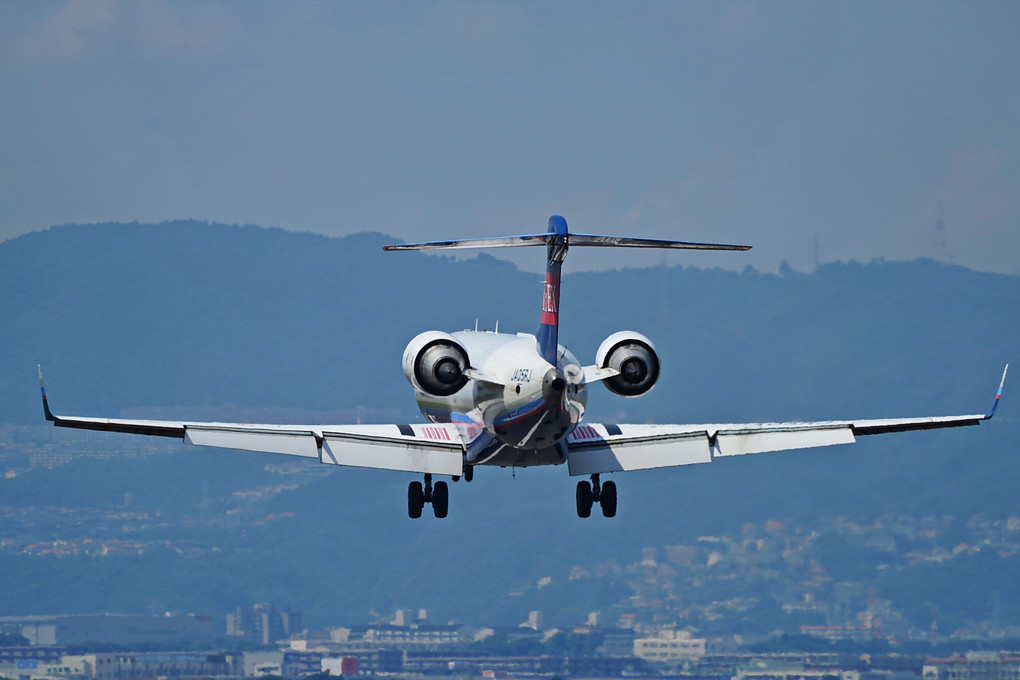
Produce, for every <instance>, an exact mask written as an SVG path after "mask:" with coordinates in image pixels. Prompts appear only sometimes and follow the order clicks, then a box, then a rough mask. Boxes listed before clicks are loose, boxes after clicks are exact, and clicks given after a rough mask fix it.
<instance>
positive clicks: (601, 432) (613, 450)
mask: <svg viewBox="0 0 1020 680" xmlns="http://www.w3.org/2000/svg"><path fill="white" fill-rule="evenodd" d="M623 427H626V428H627V434H623V432H622V430H621V426H617V425H610V426H606V425H601V424H597V423H595V424H591V425H581V426H579V427H578V428H577V429H575V430H574V432H573V433H571V435H570V437H569V438H568V440H567V468H568V470H569V472H570V474H571V475H591V474H598V473H601V472H624V471H627V470H647V469H650V468H660V467H674V466H678V465H696V464H698V463H709V462H711V461H712V453H711V451H710V449H709V445H708V432H707V431H705V430H700V431H690V430H689V429H684V428H680V427H676V426H673V427H671V426H668V425H626V426H623ZM611 432H614V433H616V434H611Z"/></svg>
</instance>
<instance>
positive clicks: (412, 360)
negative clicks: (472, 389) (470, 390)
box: [403, 331, 471, 397]
mask: <svg viewBox="0 0 1020 680" xmlns="http://www.w3.org/2000/svg"><path fill="white" fill-rule="evenodd" d="M403 363H404V375H405V376H406V377H407V380H408V382H410V383H411V384H412V385H414V387H415V389H417V390H420V391H422V392H424V393H426V394H429V395H432V396H433V397H449V396H450V395H452V394H456V393H457V392H458V391H459V390H460V389H461V388H462V387H464V385H466V384H467V381H468V379H467V376H466V375H464V371H465V370H467V368H468V366H470V365H471V364H470V362H469V361H468V354H467V350H466V349H464V346H463V345H461V344H460V343H459V342H457V339H456V338H454V337H453V336H452V335H450V334H449V333H444V332H443V331H426V332H424V333H420V334H418V335H417V336H415V337H414V339H413V340H411V342H409V343H408V344H407V347H406V348H405V349H404V361H403Z"/></svg>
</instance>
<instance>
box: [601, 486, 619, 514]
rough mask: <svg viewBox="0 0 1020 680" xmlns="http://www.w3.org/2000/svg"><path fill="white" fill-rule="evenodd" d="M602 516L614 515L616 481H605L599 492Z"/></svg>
mask: <svg viewBox="0 0 1020 680" xmlns="http://www.w3.org/2000/svg"><path fill="white" fill-rule="evenodd" d="M599 505H601V506H602V516H603V517H616V482H606V483H605V484H603V485H602V493H600V494H599Z"/></svg>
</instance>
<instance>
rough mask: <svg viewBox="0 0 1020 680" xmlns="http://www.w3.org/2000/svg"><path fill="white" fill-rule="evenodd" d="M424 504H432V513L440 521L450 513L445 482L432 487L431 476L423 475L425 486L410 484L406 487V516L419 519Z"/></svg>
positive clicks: (418, 483) (448, 489) (447, 487)
mask: <svg viewBox="0 0 1020 680" xmlns="http://www.w3.org/2000/svg"><path fill="white" fill-rule="evenodd" d="M426 503H431V504H432V512H433V514H435V516H436V517H438V518H440V519H442V518H443V517H446V515H447V513H448V512H449V511H450V487H449V486H447V484H446V482H436V485H435V487H433V486H432V475H430V474H426V475H425V484H424V486H423V485H422V483H421V482H411V483H410V484H409V485H408V487H407V516H408V517H410V518H411V519H418V518H419V517H421V513H422V510H423V509H424V507H425V504H426Z"/></svg>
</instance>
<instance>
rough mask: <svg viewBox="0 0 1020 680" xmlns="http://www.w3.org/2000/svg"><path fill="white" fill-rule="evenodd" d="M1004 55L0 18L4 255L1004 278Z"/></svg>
mask: <svg viewBox="0 0 1020 680" xmlns="http://www.w3.org/2000/svg"><path fill="white" fill-rule="evenodd" d="M1017 26H1020V3H1017V2H937V3H932V2H867V1H865V0H857V1H854V2H839V1H836V0H833V1H828V2H795V1H792V0H790V1H785V2H695V1H693V0H691V1H683V2H681V1H676V2H636V1H632V2H588V1H586V2H574V1H566V0H562V1H559V2H514V3H502V2H432V3H413V2H370V3H369V2H365V3H362V2H288V3H283V2H272V1H270V0H265V1H262V2H198V1H193V2H161V1H146V0H141V1H137V2H109V1H105V0H92V1H90V2H52V1H45V0H43V1H40V2H22V1H20V0H13V1H12V0H0V240H4V239H8V238H12V237H15V236H17V235H19V234H23V233H26V232H30V231H36V230H40V229H45V228H47V227H49V226H51V225H57V224H65V223H92V222H106V221H121V222H130V221H139V222H161V221H167V220H175V219H198V220H204V221H209V222H225V223H230V224H257V225H261V226H267V227H281V228H284V229H288V230H294V231H312V232H317V233H322V234H327V235H333V236H341V235H346V234H350V233H356V232H361V231H379V232H384V233H387V234H390V235H392V236H394V237H396V238H398V239H403V240H408V241H418V240H430V239H446V238H463V237H481V236H495V235H502V234H513V233H534V232H540V231H544V230H545V227H546V222H547V220H548V217H549V215H551V214H562V215H564V216H565V217H566V219H567V221H568V223H569V224H570V227H571V229H572V230H573V231H577V232H584V233H599V234H620V235H627V236H647V237H656V238H674V239H681V240H690V241H709V242H723V243H746V244H749V245H753V246H754V249H753V250H751V251H750V252H748V253H682V254H680V253H648V252H639V253H634V252H626V253H622V252H619V251H604V250H602V249H583V250H586V251H587V252H582V249H575V250H572V251H571V255H570V260H569V261H568V267H572V268H574V269H592V268H603V267H611V266H641V265H657V264H661V263H669V264H683V265H695V266H706V267H713V266H721V267H727V268H734V269H743V268H744V267H746V266H749V265H750V266H753V267H755V268H757V269H760V270H764V271H775V270H777V269H778V267H779V266H780V263H782V262H783V261H786V262H788V263H789V265H791V266H792V267H793V268H794V269H798V270H802V271H810V270H811V269H812V268H813V267H814V265H815V263H816V262H819V261H820V262H828V261H833V260H850V259H855V260H859V261H870V260H872V259H874V258H885V259H887V260H899V259H912V258H916V257H938V258H939V259H946V260H948V261H951V262H954V263H957V264H961V265H964V266H967V267H971V268H974V269H978V270H981V271H994V272H1003V273H1007V274H1013V275H1020V257H1018V252H1020V161H1018V159H1020V125H1018V124H1017V121H1018V120H1020V68H1018V65H1020V40H1017V39H1016V28H1017ZM940 206H941V208H940ZM940 211H941V212H940ZM940 214H941V215H942V224H943V225H944V229H943V230H941V231H940V230H939V229H938V228H937V222H938V218H939V215H940ZM521 250H523V251H525V252H524V253H521V252H520V251H521ZM592 251H597V252H592ZM575 252H576V254H575ZM508 253H510V251H500V252H499V253H498V254H499V255H501V256H502V255H504V254H508ZM494 254H495V253H494ZM510 254H512V255H513V257H511V259H513V260H514V261H516V262H518V263H519V264H522V265H525V266H527V267H528V268H537V267H540V266H541V264H542V258H541V257H540V256H536V254H535V253H534V251H533V250H531V249H518V250H516V251H514V252H513V253H510Z"/></svg>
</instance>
